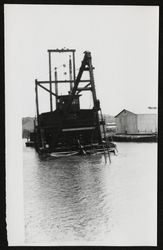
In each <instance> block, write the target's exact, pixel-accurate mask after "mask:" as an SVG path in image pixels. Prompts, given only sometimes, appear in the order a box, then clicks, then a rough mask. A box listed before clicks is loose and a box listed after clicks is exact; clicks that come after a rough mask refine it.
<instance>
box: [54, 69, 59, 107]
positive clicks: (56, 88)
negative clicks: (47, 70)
mask: <svg viewBox="0 0 163 250" xmlns="http://www.w3.org/2000/svg"><path fill="white" fill-rule="evenodd" d="M54 79H55V81H56V82H55V94H56V98H55V108H56V109H57V105H58V99H57V97H58V82H57V79H58V75H57V68H55V72H54Z"/></svg>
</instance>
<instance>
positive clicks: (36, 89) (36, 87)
mask: <svg viewBox="0 0 163 250" xmlns="http://www.w3.org/2000/svg"><path fill="white" fill-rule="evenodd" d="M37 85H38V83H37V79H36V80H35V94H36V113H37V122H38V117H39V103H38V86H37Z"/></svg>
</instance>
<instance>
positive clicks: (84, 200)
mask: <svg viewBox="0 0 163 250" xmlns="http://www.w3.org/2000/svg"><path fill="white" fill-rule="evenodd" d="M117 147H118V151H119V152H118V156H114V155H112V156H111V160H112V163H111V164H109V161H108V163H107V164H105V161H104V157H103V156H102V155H97V156H84V157H81V156H73V157H69V158H62V159H61V158H60V159H55V158H53V157H49V158H46V159H45V158H40V157H39V156H38V155H37V153H36V152H35V150H34V149H32V148H26V147H25V146H23V151H24V154H23V155H24V164H23V166H24V208H25V240H26V243H27V244H35V243H36V244H37V245H41V244H46V245H47V244H52V245H66V244H70V245H108V246H109V245H155V244H156V233H157V232H156V216H157V214H156V210H157V207H156V202H157V200H156V196H157V144H156V143H117Z"/></svg>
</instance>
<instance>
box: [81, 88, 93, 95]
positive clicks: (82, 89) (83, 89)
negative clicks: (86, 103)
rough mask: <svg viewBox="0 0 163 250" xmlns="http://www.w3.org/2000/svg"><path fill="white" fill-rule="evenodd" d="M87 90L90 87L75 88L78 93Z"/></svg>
mask: <svg viewBox="0 0 163 250" xmlns="http://www.w3.org/2000/svg"><path fill="white" fill-rule="evenodd" d="M88 90H92V88H77V91H78V94H79V93H80V92H81V91H88Z"/></svg>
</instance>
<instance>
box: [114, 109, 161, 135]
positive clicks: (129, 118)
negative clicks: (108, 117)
mask: <svg viewBox="0 0 163 250" xmlns="http://www.w3.org/2000/svg"><path fill="white" fill-rule="evenodd" d="M115 119H116V125H117V134H152V133H157V114H156V112H155V113H154V112H152V111H151V110H150V111H148V110H147V111H146V112H145V113H141V114H140V113H139V114H136V113H133V112H131V111H129V110H126V109H123V110H122V111H121V112H120V113H118V114H117V115H116V116H115Z"/></svg>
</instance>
